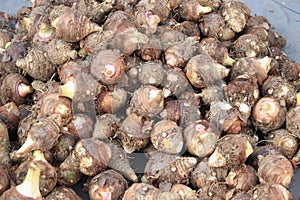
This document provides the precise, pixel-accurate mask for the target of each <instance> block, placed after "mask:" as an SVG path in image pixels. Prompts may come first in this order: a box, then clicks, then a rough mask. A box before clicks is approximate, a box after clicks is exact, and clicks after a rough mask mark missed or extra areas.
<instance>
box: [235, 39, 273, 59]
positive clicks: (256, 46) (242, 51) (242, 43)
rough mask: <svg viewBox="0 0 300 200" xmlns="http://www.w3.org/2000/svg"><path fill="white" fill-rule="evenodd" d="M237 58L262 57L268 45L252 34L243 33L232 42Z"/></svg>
mask: <svg viewBox="0 0 300 200" xmlns="http://www.w3.org/2000/svg"><path fill="white" fill-rule="evenodd" d="M232 48H233V52H234V54H235V56H236V57H237V58H243V57H263V56H266V55H267V53H268V46H267V45H266V44H265V43H263V42H261V41H260V39H259V38H258V37H257V36H256V35H254V34H250V33H248V34H243V35H241V36H240V37H239V38H238V39H236V40H235V41H234V42H233V43H232Z"/></svg>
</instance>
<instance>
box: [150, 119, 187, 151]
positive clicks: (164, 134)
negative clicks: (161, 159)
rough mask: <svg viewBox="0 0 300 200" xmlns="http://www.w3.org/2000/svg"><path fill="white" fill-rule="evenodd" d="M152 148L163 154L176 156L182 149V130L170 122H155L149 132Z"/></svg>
mask: <svg viewBox="0 0 300 200" xmlns="http://www.w3.org/2000/svg"><path fill="white" fill-rule="evenodd" d="M150 139H151V142H152V144H153V146H154V147H155V148H156V149H157V150H159V151H161V152H165V153H169V154H178V153H180V152H181V150H182V147H183V136H182V128H181V127H179V126H178V125H177V124H176V122H174V121H171V120H161V121H159V122H157V123H156V124H155V125H154V126H153V128H152V131H151V138H150Z"/></svg>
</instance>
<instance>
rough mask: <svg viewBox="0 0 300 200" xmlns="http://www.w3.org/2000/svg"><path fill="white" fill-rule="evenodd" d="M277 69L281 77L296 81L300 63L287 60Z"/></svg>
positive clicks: (299, 72)
mask: <svg viewBox="0 0 300 200" xmlns="http://www.w3.org/2000/svg"><path fill="white" fill-rule="evenodd" d="M279 71H280V75H281V77H282V78H283V79H285V80H288V81H297V80H298V79H299V74H300V64H299V63H296V62H295V61H288V62H285V63H283V64H282V65H281V66H280V68H279Z"/></svg>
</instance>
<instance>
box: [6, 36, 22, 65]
mask: <svg viewBox="0 0 300 200" xmlns="http://www.w3.org/2000/svg"><path fill="white" fill-rule="evenodd" d="M5 46H6V47H5V53H4V55H3V58H2V62H3V63H5V62H9V61H11V62H13V63H16V61H17V60H18V59H20V58H23V57H25V56H26V54H27V53H28V44H26V43H25V42H22V41H13V42H11V43H7V44H6V45H5Z"/></svg>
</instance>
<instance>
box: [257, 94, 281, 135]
mask: <svg viewBox="0 0 300 200" xmlns="http://www.w3.org/2000/svg"><path fill="white" fill-rule="evenodd" d="M252 113H253V114H252V122H253V124H254V126H255V127H256V128H258V129H260V130H261V131H262V132H263V133H267V132H268V131H272V130H275V129H278V128H280V127H281V126H282V125H283V124H284V122H285V114H286V106H285V102H284V100H277V99H274V98H271V97H263V98H261V99H259V100H258V101H257V102H256V104H255V106H254V108H253V112H252Z"/></svg>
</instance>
